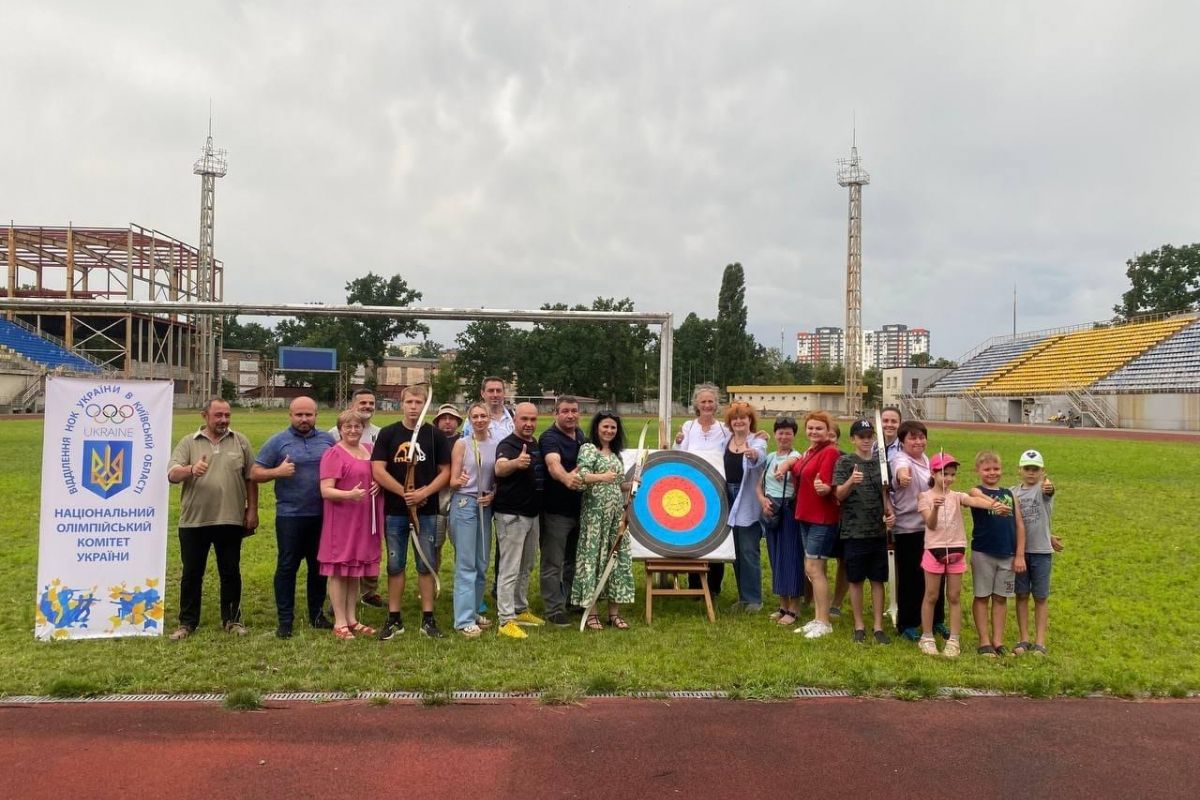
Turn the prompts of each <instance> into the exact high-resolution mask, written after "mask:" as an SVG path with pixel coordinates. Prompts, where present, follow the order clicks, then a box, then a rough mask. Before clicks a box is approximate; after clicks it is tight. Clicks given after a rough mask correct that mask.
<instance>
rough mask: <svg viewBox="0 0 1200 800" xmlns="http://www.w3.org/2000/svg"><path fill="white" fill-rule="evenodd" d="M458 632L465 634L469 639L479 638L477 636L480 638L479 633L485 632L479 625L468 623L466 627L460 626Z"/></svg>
mask: <svg viewBox="0 0 1200 800" xmlns="http://www.w3.org/2000/svg"><path fill="white" fill-rule="evenodd" d="M458 632H459V633H461V634H462V635H463V636H465V637H467V638H468V639H477V638H479V634H481V633H483V629H482V628H480V627H479V626H478V625H467V626H465V627H462V628H459V629H458Z"/></svg>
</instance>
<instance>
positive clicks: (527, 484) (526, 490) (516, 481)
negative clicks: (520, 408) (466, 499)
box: [492, 433, 546, 517]
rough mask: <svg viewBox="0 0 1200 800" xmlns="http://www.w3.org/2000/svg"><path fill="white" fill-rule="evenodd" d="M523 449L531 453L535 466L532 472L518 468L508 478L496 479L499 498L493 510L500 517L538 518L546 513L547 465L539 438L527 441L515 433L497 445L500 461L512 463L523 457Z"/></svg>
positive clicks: (497, 458) (531, 468) (532, 467)
mask: <svg viewBox="0 0 1200 800" xmlns="http://www.w3.org/2000/svg"><path fill="white" fill-rule="evenodd" d="M522 447H524V448H525V449H526V452H528V453H529V456H530V458H531V459H532V463H530V465H529V467H528V469H518V470H515V471H513V472H511V473H509V474H508V475H505V476H504V477H501V476H499V475H497V476H496V498H495V499H494V500H493V501H492V510H493V511H495V512H496V513H497V514H516V515H517V516H520V517H536V516H537V515H538V514H540V513H542V499H543V490H544V488H545V485H546V462H545V461H544V460H543V459H542V450H541V446H540V445H539V444H538V441H537V439H532V440H529V441H526V440H525V439H522V438H521V437H520V436H517V435H516V434H515V433H514V434H511V435H509V436H506V437H504V438H503V439H501V440H500V444H498V445H496V460H497V461H499V460H500V459H502V458H504V459H508V460H510V461H511V460H512V459H514V458H516V457H518V456H519V455H521V448H522Z"/></svg>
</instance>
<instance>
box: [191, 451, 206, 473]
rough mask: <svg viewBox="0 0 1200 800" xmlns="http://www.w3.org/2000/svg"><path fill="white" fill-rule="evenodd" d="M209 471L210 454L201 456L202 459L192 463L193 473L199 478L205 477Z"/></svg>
mask: <svg viewBox="0 0 1200 800" xmlns="http://www.w3.org/2000/svg"><path fill="white" fill-rule="evenodd" d="M206 472H208V456H206V455H205V456H200V460H199V461H197V462H196V463H195V464H192V474H193V475H195V476H196V477H197V478H200V477H203V476H204V474H205V473H206Z"/></svg>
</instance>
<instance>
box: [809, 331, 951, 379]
mask: <svg viewBox="0 0 1200 800" xmlns="http://www.w3.org/2000/svg"><path fill="white" fill-rule="evenodd" d="M862 344H863V347H862V354H863V369H872V368H878V369H892V368H895V367H906V366H908V365H909V361H910V359H911V358H912V357H913V356H914V355H916V354H917V353H928V352H929V331H928V329H926V328H910V327H908V326H907V325H899V324H891V325H884V326H882V327H881V328H879V329H878V330H868V331H863V343H862ZM845 357H846V334H845V332H844V331H843V330H842V329H841V328H836V327H825V328H816V329H814V330H813V331H812V332H811V333H809V332H807V331H801V332H799V333H797V334H796V362H797V363H799V364H817V363H819V362H822V361H824V362H826V363H829V364H842V363H844V362H845Z"/></svg>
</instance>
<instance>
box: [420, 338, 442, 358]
mask: <svg viewBox="0 0 1200 800" xmlns="http://www.w3.org/2000/svg"><path fill="white" fill-rule="evenodd" d="M445 351H446V348H444V347H442V345H441V343H440V342H435V341H433V340H432V339H422V340H421V343H420V344H419V345H417V353H416V354H417V358H440V357H441V355H442V353H444V352H445Z"/></svg>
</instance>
